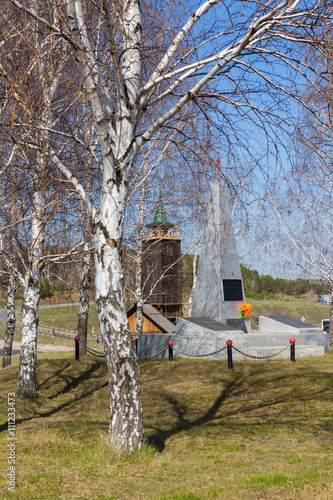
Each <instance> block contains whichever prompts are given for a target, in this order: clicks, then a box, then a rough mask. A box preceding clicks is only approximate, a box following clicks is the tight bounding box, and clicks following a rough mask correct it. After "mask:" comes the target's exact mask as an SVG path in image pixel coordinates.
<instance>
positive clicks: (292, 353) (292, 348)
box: [289, 338, 296, 361]
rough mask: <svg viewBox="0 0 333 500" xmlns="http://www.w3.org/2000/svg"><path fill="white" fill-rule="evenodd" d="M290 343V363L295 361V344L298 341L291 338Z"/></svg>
mask: <svg viewBox="0 0 333 500" xmlns="http://www.w3.org/2000/svg"><path fill="white" fill-rule="evenodd" d="M289 342H290V361H295V342H296V340H295V339H293V338H291V339H290V340H289Z"/></svg>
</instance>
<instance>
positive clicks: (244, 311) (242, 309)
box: [239, 303, 252, 318]
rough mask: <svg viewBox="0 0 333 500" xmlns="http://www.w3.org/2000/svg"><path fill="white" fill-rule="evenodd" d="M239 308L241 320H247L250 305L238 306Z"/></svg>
mask: <svg viewBox="0 0 333 500" xmlns="http://www.w3.org/2000/svg"><path fill="white" fill-rule="evenodd" d="M239 308H240V313H241V315H242V318H248V317H249V314H250V312H251V309H252V307H251V304H243V303H242V304H240V306H239Z"/></svg>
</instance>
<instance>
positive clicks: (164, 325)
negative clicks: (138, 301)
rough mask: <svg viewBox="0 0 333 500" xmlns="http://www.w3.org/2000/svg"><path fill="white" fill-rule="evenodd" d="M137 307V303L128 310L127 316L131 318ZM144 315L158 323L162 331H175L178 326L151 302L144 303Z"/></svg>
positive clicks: (155, 323)
mask: <svg viewBox="0 0 333 500" xmlns="http://www.w3.org/2000/svg"><path fill="white" fill-rule="evenodd" d="M136 309H137V306H136V305H135V306H133V307H132V308H131V309H130V310H129V311H127V317H128V318H130V317H131V316H132V315H133V314H134V313H136ZM143 316H144V317H146V318H147V319H148V320H149V321H151V322H152V323H153V324H154V325H156V326H157V327H158V329H159V330H160V331H161V332H162V333H175V331H176V326H175V325H174V324H173V323H171V321H169V320H168V319H167V318H165V317H164V316H163V314H161V313H160V312H159V311H157V309H155V307H153V306H152V305H150V304H143Z"/></svg>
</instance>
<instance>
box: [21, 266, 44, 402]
mask: <svg viewBox="0 0 333 500" xmlns="http://www.w3.org/2000/svg"><path fill="white" fill-rule="evenodd" d="M39 298H40V285H39V272H38V269H37V268H36V266H33V267H32V269H30V270H29V271H28V272H27V273H26V275H25V280H24V304H23V310H22V323H23V327H22V345H21V355H20V367H19V375H18V381H17V391H16V396H17V397H21V396H24V397H28V398H36V396H37V390H36V365H37V328H38V303H39Z"/></svg>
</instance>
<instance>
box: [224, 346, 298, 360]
mask: <svg viewBox="0 0 333 500" xmlns="http://www.w3.org/2000/svg"><path fill="white" fill-rule="evenodd" d="M232 348H233V349H234V350H235V351H237V352H239V354H241V355H242V356H245V357H246V358H251V359H269V358H274V356H278V355H279V354H281V353H282V352H284V351H286V350H287V349H288V348H289V346H287V347H284V348H283V349H281V351H278V352H276V353H274V354H270V355H269V356H253V355H252V354H247V353H246V352H243V351H241V350H240V349H237V347H235V346H232Z"/></svg>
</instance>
